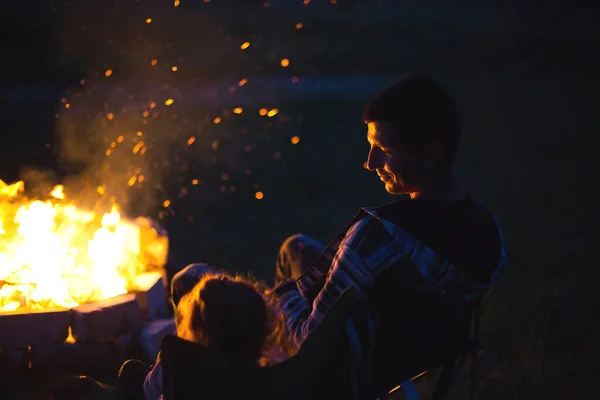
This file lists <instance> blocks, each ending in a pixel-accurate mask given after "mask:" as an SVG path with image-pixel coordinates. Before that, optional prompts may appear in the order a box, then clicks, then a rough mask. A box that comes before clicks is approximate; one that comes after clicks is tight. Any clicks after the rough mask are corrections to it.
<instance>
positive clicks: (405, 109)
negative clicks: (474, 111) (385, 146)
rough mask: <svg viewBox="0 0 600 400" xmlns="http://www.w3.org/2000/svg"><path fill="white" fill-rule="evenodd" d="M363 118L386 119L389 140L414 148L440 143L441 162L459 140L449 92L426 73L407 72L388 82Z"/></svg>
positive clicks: (447, 158)
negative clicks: (390, 84) (389, 131)
mask: <svg viewBox="0 0 600 400" xmlns="http://www.w3.org/2000/svg"><path fill="white" fill-rule="evenodd" d="M363 120H364V121H365V122H390V123H392V126H393V129H394V137H392V138H390V139H391V140H393V141H396V140H397V141H399V142H400V143H402V144H403V145H405V146H406V147H407V148H408V149H409V150H411V151H418V150H420V149H422V148H423V146H425V145H426V144H427V143H429V142H430V141H432V140H439V142H440V143H441V144H442V146H443V154H442V163H443V164H445V165H448V164H451V163H452V162H453V161H454V156H455V155H456V151H457V149H458V144H459V142H460V136H461V132H460V130H461V128H460V115H459V113H458V110H457V108H456V104H455V103H454V100H453V99H452V96H451V95H450V93H449V92H448V91H447V90H446V89H445V88H444V87H443V86H441V85H440V84H438V83H437V82H435V81H434V80H433V79H431V78H429V77H426V76H409V77H407V78H404V79H402V80H400V81H399V82H397V83H395V84H394V85H392V86H390V87H389V88H387V89H386V90H384V91H383V92H382V93H381V94H379V95H378V96H377V97H376V98H375V99H374V100H372V101H371V103H369V104H368V105H367V106H366V107H365V109H364V111H363Z"/></svg>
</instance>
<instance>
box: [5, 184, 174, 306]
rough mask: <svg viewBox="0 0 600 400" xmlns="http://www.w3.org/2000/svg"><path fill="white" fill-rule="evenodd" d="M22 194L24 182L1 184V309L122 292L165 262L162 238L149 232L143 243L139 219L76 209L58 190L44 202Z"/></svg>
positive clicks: (101, 190)
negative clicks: (154, 267)
mask: <svg viewBox="0 0 600 400" xmlns="http://www.w3.org/2000/svg"><path fill="white" fill-rule="evenodd" d="M105 190H106V189H105V187H104V186H99V187H98V192H99V193H104V191H105ZM23 191H24V183H23V182H16V183H14V184H11V185H8V184H6V183H5V182H3V181H2V180H0V312H15V311H17V312H22V311H34V310H42V309H52V308H70V307H74V306H77V305H79V304H81V303H84V302H89V301H96V300H100V299H103V298H107V297H112V296H116V295H119V294H123V293H126V292H127V290H128V289H129V288H132V287H133V282H134V279H135V277H136V276H137V275H139V274H140V273H142V272H144V271H146V270H147V265H149V264H155V265H164V261H166V258H165V257H166V251H167V249H168V241H167V240H166V237H160V238H159V237H158V236H159V235H158V234H157V233H156V230H154V231H153V232H154V233H155V234H154V236H153V238H152V239H150V240H146V239H144V237H145V236H146V235H147V233H148V232H149V231H150V228H149V223H146V225H147V226H144V225H143V224H142V221H144V220H143V219H140V220H139V221H136V222H132V221H129V220H125V219H123V218H122V217H121V214H120V212H119V210H118V208H117V206H113V207H112V209H111V211H110V212H108V213H106V214H104V215H99V214H97V213H94V212H92V211H87V210H82V209H80V208H78V207H76V206H75V205H72V204H68V203H67V196H66V194H65V192H64V187H63V186H61V185H58V186H55V187H54V188H53V189H52V191H51V197H50V198H49V199H48V200H45V201H42V200H30V199H27V198H25V197H23ZM151 236H152V235H151ZM151 247H152V250H149V249H150V248H151ZM161 263H162V264H161Z"/></svg>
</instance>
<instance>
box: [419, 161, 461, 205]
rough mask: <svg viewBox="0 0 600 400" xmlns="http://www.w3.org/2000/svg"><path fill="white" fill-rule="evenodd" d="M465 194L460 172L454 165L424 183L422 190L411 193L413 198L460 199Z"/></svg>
mask: <svg viewBox="0 0 600 400" xmlns="http://www.w3.org/2000/svg"><path fill="white" fill-rule="evenodd" d="M465 194H466V191H465V188H464V186H463V185H462V183H461V182H460V178H459V177H458V173H457V172H456V169H455V168H454V167H452V168H451V169H450V170H448V171H446V172H444V173H443V174H440V175H438V176H437V177H436V178H435V179H432V180H430V181H429V182H428V183H427V184H425V185H423V187H422V188H421V190H420V191H418V192H414V193H410V198H411V200H415V199H420V200H435V201H460V200H463V199H464V198H465Z"/></svg>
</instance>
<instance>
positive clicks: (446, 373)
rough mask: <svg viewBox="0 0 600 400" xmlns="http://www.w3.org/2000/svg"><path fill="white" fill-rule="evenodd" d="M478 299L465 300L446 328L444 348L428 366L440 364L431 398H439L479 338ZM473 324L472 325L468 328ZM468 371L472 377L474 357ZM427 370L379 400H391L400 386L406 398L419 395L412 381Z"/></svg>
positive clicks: (444, 392)
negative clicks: (471, 301)
mask: <svg viewBox="0 0 600 400" xmlns="http://www.w3.org/2000/svg"><path fill="white" fill-rule="evenodd" d="M480 306H481V301H480V300H478V301H476V302H473V303H468V304H464V308H463V309H462V310H461V312H460V313H459V318H458V319H457V320H456V324H455V327H454V328H455V329H454V330H453V331H452V330H451V331H450V332H449V335H448V338H449V340H448V341H447V342H446V343H447V344H446V346H445V347H446V351H445V353H444V354H443V355H442V356H443V357H441V358H440V359H439V361H436V362H433V363H432V364H431V365H430V366H429V368H428V369H429V370H433V369H437V368H439V367H441V368H442V369H441V372H440V375H439V377H438V380H437V383H436V386H435V389H434V392H433V394H432V396H431V398H430V400H442V399H443V398H444V397H445V395H446V393H447V391H448V389H449V388H450V385H451V384H452V381H453V379H454V377H455V376H456V374H457V372H458V371H459V370H460V369H461V368H462V366H463V365H464V362H465V361H466V359H467V358H468V357H469V356H472V355H473V353H474V352H475V351H476V350H477V347H478V341H479V312H480ZM471 328H472V329H471ZM472 362H473V364H472V368H473V371H472V372H471V373H472V374H473V376H472V377H471V378H472V379H474V371H475V359H473V360H472ZM427 372H428V371H427V370H424V371H422V372H421V373H419V374H417V375H415V376H413V377H411V378H410V379H405V378H402V379H405V380H404V381H403V382H402V384H401V385H400V386H398V387H396V388H394V389H393V390H392V391H391V392H390V393H389V394H388V395H384V396H381V400H392V399H396V398H398V397H397V396H396V395H397V393H398V392H399V391H400V390H402V391H403V392H404V395H405V398H406V399H408V400H413V399H419V396H418V394H417V393H416V391H415V389H414V387H413V386H412V382H413V381H415V380H417V379H419V378H420V377H422V376H424V375H425V374H427ZM471 391H472V393H471V398H472V399H473V394H474V393H473V388H471Z"/></svg>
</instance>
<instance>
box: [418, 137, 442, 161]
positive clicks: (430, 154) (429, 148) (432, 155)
mask: <svg viewBox="0 0 600 400" xmlns="http://www.w3.org/2000/svg"><path fill="white" fill-rule="evenodd" d="M443 153H444V145H442V143H441V142H440V141H439V140H437V139H436V140H432V141H430V142H429V143H427V145H426V146H425V148H424V149H423V153H422V155H423V161H424V162H425V165H426V166H427V167H429V168H434V167H436V166H437V165H439V163H440V162H441V161H442V155H443Z"/></svg>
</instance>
